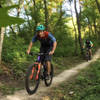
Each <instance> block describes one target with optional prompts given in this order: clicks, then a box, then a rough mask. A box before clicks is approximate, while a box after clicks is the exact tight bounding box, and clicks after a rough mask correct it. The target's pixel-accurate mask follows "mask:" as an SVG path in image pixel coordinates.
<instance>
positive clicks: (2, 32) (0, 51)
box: [0, 27, 5, 64]
mask: <svg viewBox="0 0 100 100" xmlns="http://www.w3.org/2000/svg"><path fill="white" fill-rule="evenodd" d="M0 32H1V34H0V64H1V61H2V57H1V54H2V46H3V39H4V32H5V28H4V27H2V28H1V29H0Z"/></svg>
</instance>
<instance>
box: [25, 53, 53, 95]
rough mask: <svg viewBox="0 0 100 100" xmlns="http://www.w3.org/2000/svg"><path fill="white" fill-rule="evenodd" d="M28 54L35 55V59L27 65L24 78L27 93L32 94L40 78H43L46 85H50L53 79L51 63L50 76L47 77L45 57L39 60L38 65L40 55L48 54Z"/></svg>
mask: <svg viewBox="0 0 100 100" xmlns="http://www.w3.org/2000/svg"><path fill="white" fill-rule="evenodd" d="M30 55H37V56H38V57H37V60H36V61H35V62H34V63H33V64H32V65H31V66H29V67H28V70H27V73H26V78H25V88H26V91H27V92H28V94H30V95H32V94H34V93H35V92H36V91H37V89H38V86H39V83H40V80H43V81H44V83H45V85H46V86H50V85H51V83H52V80H53V65H52V64H51V71H50V77H49V79H47V78H46V77H47V65H46V61H45V58H44V60H43V61H42V62H41V64H42V66H40V63H39V62H40V56H44V57H45V55H48V53H30Z"/></svg>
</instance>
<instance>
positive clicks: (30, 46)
mask: <svg viewBox="0 0 100 100" xmlns="http://www.w3.org/2000/svg"><path fill="white" fill-rule="evenodd" d="M32 45H33V43H32V42H30V44H29V47H28V50H27V53H28V54H29V53H30V50H31V48H32Z"/></svg>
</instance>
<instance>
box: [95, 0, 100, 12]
mask: <svg viewBox="0 0 100 100" xmlns="http://www.w3.org/2000/svg"><path fill="white" fill-rule="evenodd" d="M95 2H96V4H97V8H98V11H99V13H100V4H99V2H98V0H95Z"/></svg>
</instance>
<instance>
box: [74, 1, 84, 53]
mask: <svg viewBox="0 0 100 100" xmlns="http://www.w3.org/2000/svg"><path fill="white" fill-rule="evenodd" d="M74 7H75V12H76V18H77V28H78V39H79V44H80V50H81V54H83V49H82V37H81V23H80V18H81V16H80V15H81V8H80V12H79V13H78V11H77V7H76V0H74Z"/></svg>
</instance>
